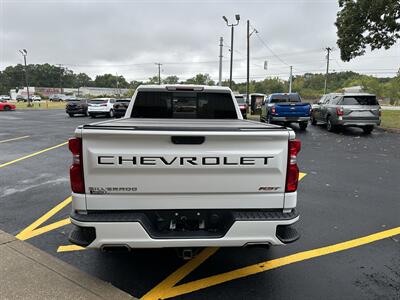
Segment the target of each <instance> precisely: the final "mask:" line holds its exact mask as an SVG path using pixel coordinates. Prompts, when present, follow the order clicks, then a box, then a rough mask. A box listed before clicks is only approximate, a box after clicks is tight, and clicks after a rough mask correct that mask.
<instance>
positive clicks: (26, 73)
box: [19, 49, 31, 106]
mask: <svg viewBox="0 0 400 300" xmlns="http://www.w3.org/2000/svg"><path fill="white" fill-rule="evenodd" d="M19 53H21V54H22V56H23V57H24V65H25V85H26V91H27V93H28V106H31V99H30V97H29V84H28V69H27V67H26V56H27V55H28V51H26V49H22V50H19Z"/></svg>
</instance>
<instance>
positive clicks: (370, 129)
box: [363, 126, 374, 134]
mask: <svg viewBox="0 0 400 300" xmlns="http://www.w3.org/2000/svg"><path fill="white" fill-rule="evenodd" d="M363 130H364V133H365V134H370V133H371V132H372V130H374V126H365V127H363Z"/></svg>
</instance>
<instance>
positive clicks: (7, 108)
mask: <svg viewBox="0 0 400 300" xmlns="http://www.w3.org/2000/svg"><path fill="white" fill-rule="evenodd" d="M3 109H4V110H11V107H10V106H8V105H6V106H4V108H3Z"/></svg>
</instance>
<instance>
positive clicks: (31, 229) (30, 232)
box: [16, 196, 72, 241]
mask: <svg viewBox="0 0 400 300" xmlns="http://www.w3.org/2000/svg"><path fill="white" fill-rule="evenodd" d="M71 202H72V197H71V196H69V197H68V198H67V199H65V200H64V201H63V202H61V203H59V204H58V205H56V206H55V207H53V208H52V209H51V210H49V211H48V212H47V213H45V214H44V215H43V216H41V217H40V218H39V219H37V220H36V221H35V222H33V223H32V224H31V225H29V226H28V227H26V228H25V229H24V230H22V231H21V232H20V233H19V234H17V235H16V238H17V239H20V240H23V241H24V240H27V239H30V238H31V237H34V236H37V235H39V234H43V233H45V232H48V231H50V230H53V229H56V228H59V227H61V226H64V225H67V224H69V219H64V220H61V221H58V222H55V223H52V224H49V225H46V226H44V227H41V228H38V227H39V226H40V225H42V224H43V223H44V222H46V221H47V220H48V219H50V218H51V217H52V216H54V215H55V214H56V213H58V212H59V211H60V210H62V209H63V208H64V207H66V206H67V205H68V204H70V203H71Z"/></svg>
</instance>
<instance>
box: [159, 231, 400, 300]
mask: <svg viewBox="0 0 400 300" xmlns="http://www.w3.org/2000/svg"><path fill="white" fill-rule="evenodd" d="M398 234H400V227H396V228H393V229H388V230H384V231H381V232H378V233H374V234H371V235H368V236H364V237H361V238H357V239H353V240H350V241H346V242H342V243H338V244H334V245H330V246H326V247H322V248H316V249H312V250H308V251H303V252H299V253H295V254H292V255H288V256H285V257H281V258H277V259H273V260H267V261H264V262H261V263H257V264H254V265H250V266H247V267H243V268H239V269H236V270H233V271H230V272H225V273H222V274H218V275H214V276H210V277H207V278H203V279H199V280H195V281H192V282H188V283H184V284H181V285H178V286H175V287H173V288H170V289H169V290H167V291H165V292H164V293H163V298H172V297H176V296H179V295H183V294H187V293H190V292H194V291H197V290H200V289H204V288H207V287H211V286H214V285H217V284H221V283H224V282H227V281H231V280H235V279H238V278H242V277H246V276H250V275H254V274H257V273H261V272H265V271H268V270H272V269H276V268H280V267H283V266H286V265H289V264H293V263H296V262H300V261H304V260H308V259H312V258H316V257H320V256H324V255H328V254H332V253H336V252H340V251H344V250H349V249H352V248H355V247H359V246H363V245H366V244H369V243H372V242H376V241H379V240H382V239H385V238H388V237H392V236H395V235H398Z"/></svg>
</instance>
